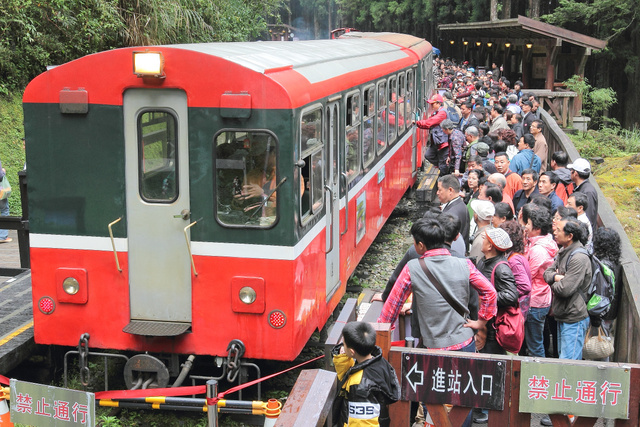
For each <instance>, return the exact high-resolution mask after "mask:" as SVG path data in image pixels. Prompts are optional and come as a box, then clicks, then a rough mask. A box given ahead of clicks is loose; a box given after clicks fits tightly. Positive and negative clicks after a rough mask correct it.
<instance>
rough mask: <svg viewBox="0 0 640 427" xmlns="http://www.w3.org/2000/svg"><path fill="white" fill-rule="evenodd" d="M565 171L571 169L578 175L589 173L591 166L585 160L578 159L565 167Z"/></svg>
mask: <svg viewBox="0 0 640 427" xmlns="http://www.w3.org/2000/svg"><path fill="white" fill-rule="evenodd" d="M567 169H572V170H574V171H576V172H580V173H591V164H590V163H589V161H588V160H587V159H583V158H581V157H579V158H577V159H576V160H575V161H574V162H573V163H571V164H569V165H567Z"/></svg>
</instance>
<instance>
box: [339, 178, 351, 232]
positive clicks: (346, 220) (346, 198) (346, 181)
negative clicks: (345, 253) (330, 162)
mask: <svg viewBox="0 0 640 427" xmlns="http://www.w3.org/2000/svg"><path fill="white" fill-rule="evenodd" d="M340 176H342V178H344V231H343V232H342V233H340V236H344V235H345V234H347V230H349V178H347V174H346V172H342V173H341V174H340Z"/></svg>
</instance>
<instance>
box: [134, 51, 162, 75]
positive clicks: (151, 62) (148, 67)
mask: <svg viewBox="0 0 640 427" xmlns="http://www.w3.org/2000/svg"><path fill="white" fill-rule="evenodd" d="M133 73H134V74H135V75H136V76H138V77H159V78H164V77H165V75H164V57H163V56H162V53H160V52H149V51H144V52H133Z"/></svg>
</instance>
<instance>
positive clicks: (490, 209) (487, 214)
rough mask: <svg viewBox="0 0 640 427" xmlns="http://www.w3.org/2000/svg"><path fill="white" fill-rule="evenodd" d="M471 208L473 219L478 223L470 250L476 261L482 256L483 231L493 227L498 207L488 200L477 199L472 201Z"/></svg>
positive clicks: (470, 254)
mask: <svg viewBox="0 0 640 427" xmlns="http://www.w3.org/2000/svg"><path fill="white" fill-rule="evenodd" d="M471 209H473V220H474V221H475V223H476V229H475V232H474V233H473V236H472V238H471V240H472V241H473V243H472V244H471V249H470V250H469V259H471V260H472V261H475V260H478V259H480V258H481V257H482V240H483V239H482V233H484V231H485V230H487V229H488V228H491V220H492V219H493V214H495V212H496V208H495V207H494V206H493V203H491V202H490V201H488V200H478V199H476V200H472V201H471Z"/></svg>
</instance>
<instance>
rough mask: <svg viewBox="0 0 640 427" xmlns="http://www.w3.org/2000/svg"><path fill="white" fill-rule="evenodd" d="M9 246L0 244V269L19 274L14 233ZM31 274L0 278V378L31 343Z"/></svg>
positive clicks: (9, 369) (21, 358)
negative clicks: (11, 270)
mask: <svg viewBox="0 0 640 427" xmlns="http://www.w3.org/2000/svg"><path fill="white" fill-rule="evenodd" d="M9 237H11V238H12V239H13V241H12V242H9V243H2V244H0V267H2V268H3V269H5V270H6V269H14V270H15V272H16V273H20V255H19V250H18V238H17V232H16V231H15V230H10V231H9ZM31 307H32V301H31V272H30V271H29V270H27V271H25V272H22V273H20V274H18V275H17V276H0V374H2V375H5V374H7V373H8V372H9V371H11V370H12V369H13V368H15V367H16V366H18V365H19V364H20V362H22V361H23V360H24V359H25V358H26V357H28V356H29V355H30V354H31V352H32V351H33V349H34V348H35V343H34V341H33V315H32V309H31Z"/></svg>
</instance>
